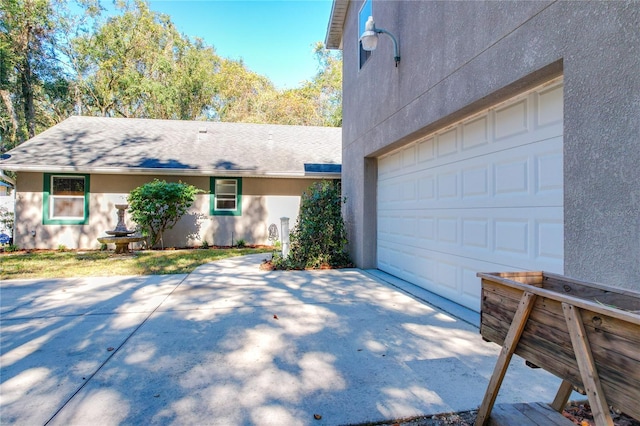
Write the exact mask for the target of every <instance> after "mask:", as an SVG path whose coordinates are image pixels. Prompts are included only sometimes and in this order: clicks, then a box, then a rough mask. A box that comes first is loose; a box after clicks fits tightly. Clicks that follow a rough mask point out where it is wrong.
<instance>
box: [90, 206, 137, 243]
mask: <svg viewBox="0 0 640 426" xmlns="http://www.w3.org/2000/svg"><path fill="white" fill-rule="evenodd" d="M128 207H129V205H128V204H116V209H117V211H118V224H117V225H116V228H115V229H114V230H113V231H105V233H106V234H107V235H109V236H108V237H100V238H98V242H100V243H101V244H115V245H116V251H115V253H116V254H121V253H129V243H137V242H139V241H142V240H143V239H144V237H141V236H133V234H135V232H136V231H130V230H128V229H127V226H126V225H125V223H124V213H125V211H126V210H127V208H128Z"/></svg>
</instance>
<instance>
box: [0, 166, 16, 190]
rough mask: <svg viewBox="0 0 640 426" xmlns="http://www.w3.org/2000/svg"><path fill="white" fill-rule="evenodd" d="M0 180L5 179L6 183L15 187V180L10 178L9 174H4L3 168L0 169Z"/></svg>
mask: <svg viewBox="0 0 640 426" xmlns="http://www.w3.org/2000/svg"><path fill="white" fill-rule="evenodd" d="M0 180H2V181H5V182H6V183H8V184H9V185H11V187H12V188H15V187H16V181H15V179H13V178H10V177H9V176H7V175H5V174H4V170H0Z"/></svg>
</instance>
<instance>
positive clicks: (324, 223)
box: [274, 181, 351, 269]
mask: <svg viewBox="0 0 640 426" xmlns="http://www.w3.org/2000/svg"><path fill="white" fill-rule="evenodd" d="M345 202H346V200H345V199H343V198H342V196H341V195H340V183H339V182H337V181H321V182H315V183H314V184H313V185H311V186H310V187H309V188H308V189H307V190H306V191H305V192H304V194H303V195H302V199H301V200H300V213H299V215H298V223H297V224H296V226H295V227H294V229H293V230H292V231H291V234H290V236H289V239H290V251H289V255H288V257H287V258H286V259H282V258H277V257H276V258H274V265H275V266H276V267H277V268H280V269H291V268H293V269H304V268H321V267H325V266H329V267H346V266H350V265H351V260H350V258H349V254H348V252H347V243H348V241H347V232H346V229H345V225H344V220H343V219H342V212H341V209H342V204H343V203H345Z"/></svg>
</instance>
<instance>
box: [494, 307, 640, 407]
mask: <svg viewBox="0 0 640 426" xmlns="http://www.w3.org/2000/svg"><path fill="white" fill-rule="evenodd" d="M531 321H532V320H531V318H530V319H529V322H531ZM500 334H501V335H498V332H496V331H494V330H492V329H490V328H488V327H486V326H485V327H484V331H483V336H484V337H485V338H487V339H488V340H490V341H495V342H496V343H498V344H500V342H501V341H502V340H503V339H504V333H500ZM567 340H569V341H570V338H567ZM516 354H518V355H519V356H521V357H522V358H524V359H526V360H529V361H530V362H532V363H534V364H536V365H538V366H540V367H543V368H544V369H545V370H547V371H549V372H550V373H552V374H554V375H556V376H558V377H560V378H563V379H565V380H569V381H571V382H572V383H573V384H574V386H576V387H579V388H580V387H583V385H582V379H581V376H580V371H579V368H578V365H577V361H576V360H575V354H574V353H573V349H571V351H570V352H567V350H566V345H563V346H559V345H555V344H553V343H552V342H549V341H548V340H546V339H543V338H541V337H539V336H536V335H533V334H530V333H529V334H527V333H526V332H523V335H522V336H521V337H520V341H519V343H518V347H517V349H516ZM596 365H597V368H598V369H599V371H600V370H601V371H602V372H603V373H602V374H601V382H602V385H603V387H604V389H605V393H606V395H607V399H608V402H609V403H610V404H611V405H614V406H615V407H617V408H619V409H621V410H622V411H624V412H625V413H626V414H628V415H630V416H633V417H635V418H640V404H638V403H637V401H640V382H639V381H638V380H636V379H634V376H636V375H637V370H638V369H637V368H632V369H630V370H619V369H617V368H616V365H615V364H613V363H611V362H608V361H607V359H606V358H604V359H602V360H601V361H599V362H598V363H597V364H596Z"/></svg>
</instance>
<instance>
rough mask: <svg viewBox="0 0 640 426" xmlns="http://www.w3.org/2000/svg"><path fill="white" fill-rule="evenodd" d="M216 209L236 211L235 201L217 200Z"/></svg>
mask: <svg viewBox="0 0 640 426" xmlns="http://www.w3.org/2000/svg"><path fill="white" fill-rule="evenodd" d="M216 209H218V210H235V209H236V200H235V199H225V198H218V199H217V200H216Z"/></svg>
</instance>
